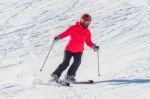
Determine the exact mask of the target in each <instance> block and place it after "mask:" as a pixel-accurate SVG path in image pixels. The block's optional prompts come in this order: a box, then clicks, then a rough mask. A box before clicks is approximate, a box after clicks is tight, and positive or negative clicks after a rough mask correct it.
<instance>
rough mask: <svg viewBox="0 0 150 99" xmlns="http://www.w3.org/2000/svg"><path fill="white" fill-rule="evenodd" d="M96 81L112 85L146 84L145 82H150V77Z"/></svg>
mask: <svg viewBox="0 0 150 99" xmlns="http://www.w3.org/2000/svg"><path fill="white" fill-rule="evenodd" d="M95 83H109V84H112V85H119V84H145V83H150V79H113V80H105V81H96V82H95Z"/></svg>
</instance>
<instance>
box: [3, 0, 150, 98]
mask: <svg viewBox="0 0 150 99" xmlns="http://www.w3.org/2000/svg"><path fill="white" fill-rule="evenodd" d="M83 13H89V14H91V15H92V17H93V21H92V24H91V26H90V29H91V31H92V40H93V42H95V43H96V44H97V45H99V46H100V72H101V76H100V77H98V76H97V54H96V53H95V52H94V51H93V50H91V49H90V48H89V47H87V46H85V52H84V55H83V57H82V64H81V66H80V68H79V70H78V72H77V77H76V78H77V80H89V79H92V80H95V81H96V82H97V83H96V84H94V85H74V86H72V87H57V86H52V85H49V86H46V85H38V84H35V83H37V82H39V81H42V82H47V81H48V79H49V78H50V74H51V73H52V72H53V71H54V70H55V68H56V67H57V66H58V65H59V64H60V63H61V62H62V58H63V52H64V47H65V45H66V43H67V41H68V39H69V38H66V39H63V40H61V41H58V42H57V43H56V44H55V45H54V47H53V49H52V52H51V53H50V55H49V58H48V60H47V62H46V64H45V67H44V69H43V72H40V71H39V70H40V68H41V65H42V64H43V62H44V58H45V57H46V55H47V53H48V50H49V48H50V46H51V44H52V39H53V37H55V36H56V35H58V34H59V33H61V32H62V31H64V30H65V29H66V28H67V27H68V26H70V25H72V24H75V22H76V21H78V20H79V18H80V15H81V14H83ZM65 73H66V71H65V72H64V73H63V75H62V78H63V77H64V75H65ZM0 99H150V0H0Z"/></svg>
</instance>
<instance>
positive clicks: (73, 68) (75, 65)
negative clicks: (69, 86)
mask: <svg viewBox="0 0 150 99" xmlns="http://www.w3.org/2000/svg"><path fill="white" fill-rule="evenodd" d="M72 57H73V58H74V61H73V63H72V65H71V66H70V68H69V69H68V72H67V75H68V76H73V77H75V75H76V71H77V69H78V67H79V66H80V64H81V57H82V52H78V53H73V52H70V51H67V50H65V52H64V58H63V62H62V63H61V64H60V65H59V66H58V67H57V69H56V70H55V71H54V72H53V74H56V75H57V76H58V77H60V76H61V74H62V72H63V71H64V70H65V69H66V68H67V67H68V66H69V63H70V60H71V58H72Z"/></svg>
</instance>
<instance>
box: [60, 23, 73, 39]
mask: <svg viewBox="0 0 150 99" xmlns="http://www.w3.org/2000/svg"><path fill="white" fill-rule="evenodd" d="M71 30H72V26H71V27H69V28H68V29H67V30H65V31H64V32H62V33H61V34H59V35H58V37H59V39H63V38H65V37H67V36H69V35H70V33H71V32H70V31H71Z"/></svg>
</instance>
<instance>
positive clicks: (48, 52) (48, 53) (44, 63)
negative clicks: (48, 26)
mask: <svg viewBox="0 0 150 99" xmlns="http://www.w3.org/2000/svg"><path fill="white" fill-rule="evenodd" d="M54 43H55V42H54V41H53V43H52V45H51V46H50V49H49V51H48V54H47V56H46V58H45V60H44V63H43V65H42V67H41V69H40V72H42V70H43V68H44V65H45V63H46V61H47V59H48V56H49V54H50V52H51V50H52V48H53V46H54Z"/></svg>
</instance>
